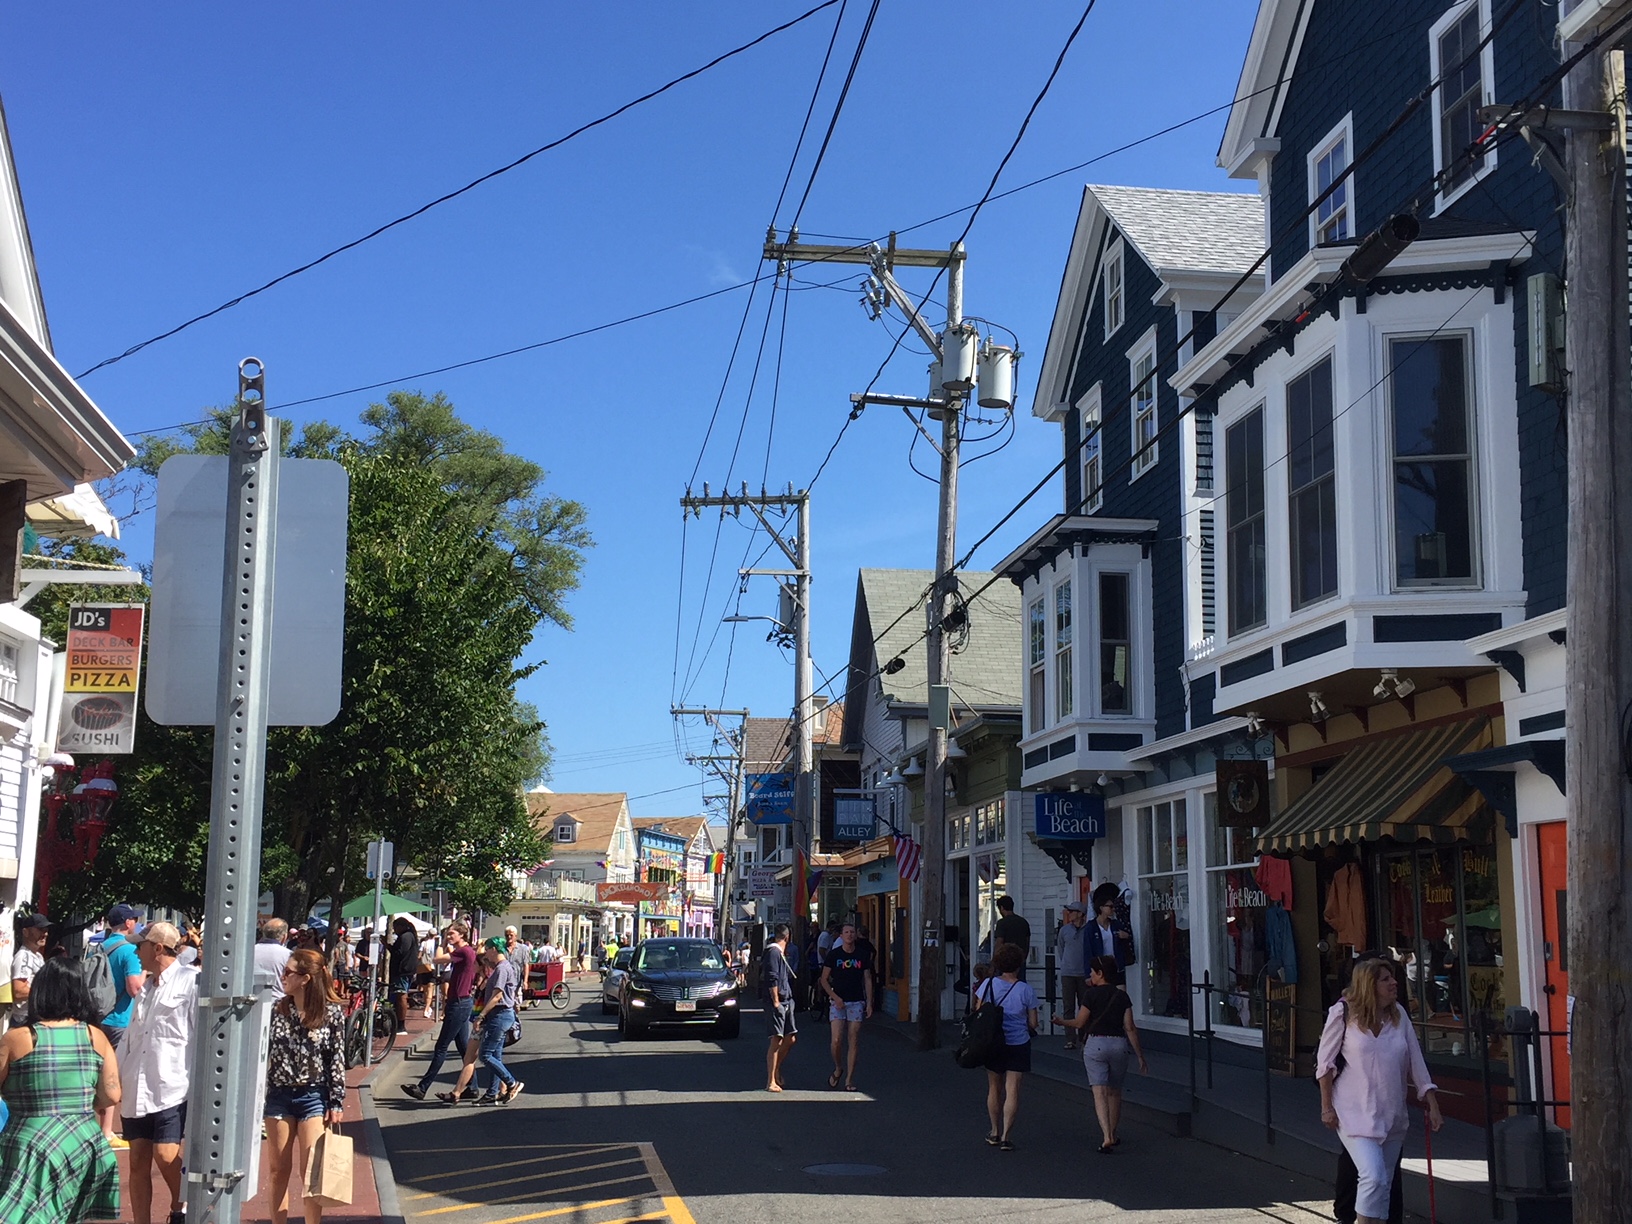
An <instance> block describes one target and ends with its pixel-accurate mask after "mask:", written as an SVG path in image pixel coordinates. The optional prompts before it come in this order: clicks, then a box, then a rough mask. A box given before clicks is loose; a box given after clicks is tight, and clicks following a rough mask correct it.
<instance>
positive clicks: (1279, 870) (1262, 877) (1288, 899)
mask: <svg viewBox="0 0 1632 1224" xmlns="http://www.w3.org/2000/svg"><path fill="white" fill-rule="evenodd" d="M1257 876H1258V887H1259V888H1261V889H1263V890H1264V895H1265V896H1266V897H1268V898H1269V899H1270V900H1271V901H1279V902H1280V903H1281V904H1282V905H1284V906H1286V908H1287V909H1291V908H1292V863H1291V860H1290V859H1284V858H1276V857H1275V856H1274V855H1272V854H1265V855H1261V856H1260V857H1259V859H1258V870H1257Z"/></svg>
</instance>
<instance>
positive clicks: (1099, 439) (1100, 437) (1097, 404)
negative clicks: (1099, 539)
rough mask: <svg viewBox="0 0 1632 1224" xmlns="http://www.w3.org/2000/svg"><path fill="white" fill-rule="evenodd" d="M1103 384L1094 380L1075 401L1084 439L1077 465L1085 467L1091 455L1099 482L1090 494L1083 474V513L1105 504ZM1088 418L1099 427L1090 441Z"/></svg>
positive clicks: (1091, 512) (1094, 511) (1088, 512)
mask: <svg viewBox="0 0 1632 1224" xmlns="http://www.w3.org/2000/svg"><path fill="white" fill-rule="evenodd" d="M1104 386H1105V384H1104V383H1102V382H1096V383H1095V384H1094V385H1093V386H1091V387H1089V388H1088V390H1087V391H1086V392H1084V393H1083V396H1082V398H1081V399H1079V400H1078V401H1077V419H1078V420H1079V421H1080V422H1081V425H1082V437H1083V439H1084V441H1083V444H1082V454H1081V456H1080V462H1079V464H1078V467H1079V468H1086V467H1087V466H1088V459H1089V457H1090V456H1093V457H1095V458H1097V459H1098V460H1099V482H1100V484H1099V491H1098V492H1097V493H1094V494H1092V495H1090V494H1089V491H1088V479H1087V476H1086V475H1084V476H1083V484H1082V497H1083V502H1082V513H1083V514H1095V513H1097V512H1098V511H1100V510H1101V509H1103V508H1104V505H1105V427H1104V423H1103V422H1104V419H1105V413H1104V407H1103V404H1102V399H1103V394H1104ZM1090 418H1092V422H1093V423H1094V424H1097V425H1099V427H1100V429H1099V433H1098V434H1096V435H1095V436H1094V438H1093V439H1092V440H1091V441H1089V440H1088V429H1089V424H1090Z"/></svg>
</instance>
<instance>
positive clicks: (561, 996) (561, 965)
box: [521, 961, 572, 1011]
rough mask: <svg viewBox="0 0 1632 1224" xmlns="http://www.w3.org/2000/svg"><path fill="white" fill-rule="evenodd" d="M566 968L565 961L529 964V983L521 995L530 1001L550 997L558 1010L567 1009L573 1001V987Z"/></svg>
mask: <svg viewBox="0 0 1632 1224" xmlns="http://www.w3.org/2000/svg"><path fill="white" fill-rule="evenodd" d="M566 969H567V966H566V962H564V961H551V962H550V963H549V964H547V965H528V966H527V983H526V985H525V986H524V987H523V989H522V992H521V997H522V998H523V999H526V1000H528V1001H530V1002H536V1001H538V1000H540V999H548V1000H549V1001H550V1003H551V1004H552V1005H553V1006H554V1007H555V1008H556V1009H557V1010H558V1011H565V1010H566V1008H567V1006H568V1005H569V1004H571V1002H572V988H571V987H570V986H568V985H567V982H566Z"/></svg>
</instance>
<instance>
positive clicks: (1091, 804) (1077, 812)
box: [1033, 791, 1105, 841]
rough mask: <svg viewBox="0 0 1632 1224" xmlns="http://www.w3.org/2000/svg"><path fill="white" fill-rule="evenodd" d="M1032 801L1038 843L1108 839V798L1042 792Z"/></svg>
mask: <svg viewBox="0 0 1632 1224" xmlns="http://www.w3.org/2000/svg"><path fill="white" fill-rule="evenodd" d="M1033 799H1034V801H1035V803H1036V811H1037V837H1038V839H1039V840H1042V839H1048V840H1052V841H1090V840H1093V839H1095V838H1100V837H1104V836H1105V796H1103V795H1090V794H1087V793H1086V792H1084V791H1043V792H1041V793H1039V794H1037V795H1034V796H1033Z"/></svg>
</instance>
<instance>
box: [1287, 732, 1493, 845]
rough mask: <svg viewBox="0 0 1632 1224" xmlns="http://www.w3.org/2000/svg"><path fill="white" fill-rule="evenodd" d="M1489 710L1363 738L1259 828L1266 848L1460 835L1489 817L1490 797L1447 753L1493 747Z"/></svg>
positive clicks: (1483, 824)
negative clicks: (1456, 769) (1485, 713)
mask: <svg viewBox="0 0 1632 1224" xmlns="http://www.w3.org/2000/svg"><path fill="white" fill-rule="evenodd" d="M1490 743H1491V729H1490V720H1489V719H1488V718H1472V719H1465V720H1463V721H1460V722H1449V723H1441V724H1440V725H1439V726H1435V727H1424V728H1422V729H1420V730H1414V731H1403V732H1401V733H1399V734H1397V735H1389V736H1385V737H1383V738H1381V739H1377V740H1372V741H1371V742H1369V743H1364V744H1361V745H1360V746H1359V747H1357V748H1355V749H1354V750H1353V751H1351V752H1350V753H1349V754H1348V755H1347V756H1345V757H1344V758H1343V759H1342V760H1341V761H1339V762H1338V763H1337V764H1336V765H1335V766H1334V767H1333V768H1332V771H1331V772H1330V773H1328V774H1327V775H1326V776H1325V777H1324V778H1322V779H1321V780H1320V781H1319V782H1317V783H1315V785H1314V786H1312V787H1310V788H1309V790H1308V792H1306V793H1305V794H1304V795H1303V796H1302V797H1301V798H1299V799H1298V800H1297V801H1296V802H1295V803H1293V804H1292V806H1291V807H1289V808H1287V809H1286V811H1284V812H1282V813H1281V814H1280V815H1279V816H1277V817H1275V819H1274V820H1272V821H1270V823H1269V825H1268V826H1267V827H1266V828H1265V829H1264V831H1263V832H1262V833H1260V834H1259V835H1258V838H1257V844H1258V849H1259V851H1260V852H1261V853H1264V854H1288V853H1294V852H1296V851H1299V850H1306V849H1310V848H1312V847H1317V846H1324V845H1328V844H1330V843H1333V842H1361V841H1376V840H1378V839H1379V838H1383V837H1392V838H1394V839H1396V840H1397V841H1404V842H1414V841H1422V840H1426V841H1432V842H1454V841H1457V840H1458V839H1460V838H1464V837H1467V836H1469V835H1470V834H1472V833H1474V832H1482V831H1483V830H1484V829H1485V828H1486V827H1488V824H1489V821H1490V819H1491V817H1490V812H1489V809H1488V807H1487V805H1486V803H1485V797H1484V795H1483V794H1481V793H1480V791H1479V790H1478V788H1476V787H1474V786H1471V785H1469V784H1468V783H1467V782H1465V781H1464V780H1463V779H1462V778H1460V777H1459V776H1458V775H1457V774H1456V773H1455V772H1454V771H1452V769H1451V768H1450V766H1448V765H1446V764H1445V759H1446V758H1447V757H1454V756H1459V755H1461V754H1463V753H1467V752H1476V751H1478V750H1479V749H1481V748H1488V747H1490Z"/></svg>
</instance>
